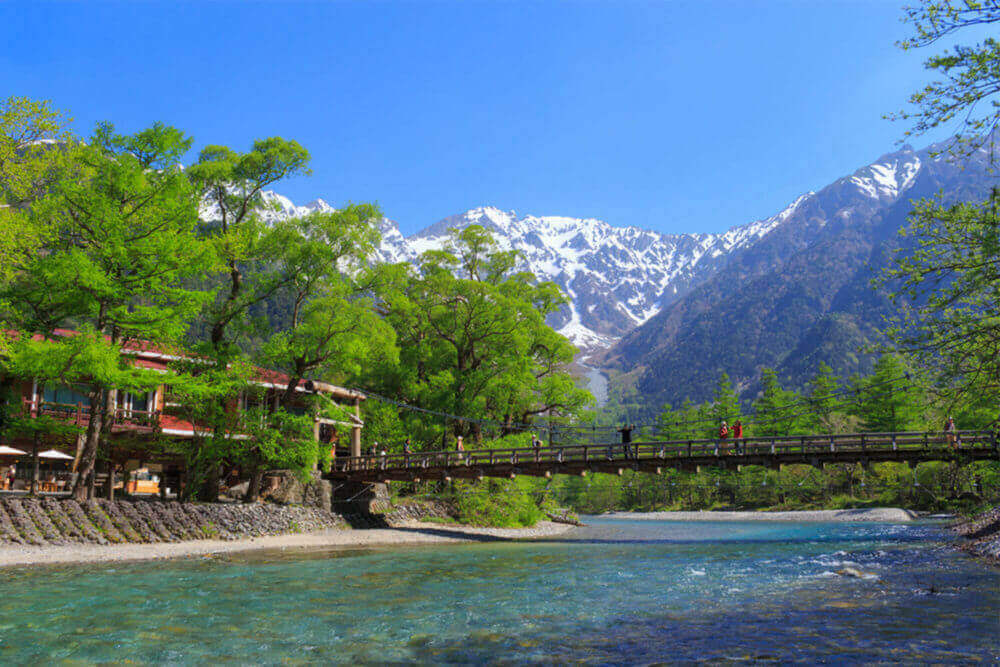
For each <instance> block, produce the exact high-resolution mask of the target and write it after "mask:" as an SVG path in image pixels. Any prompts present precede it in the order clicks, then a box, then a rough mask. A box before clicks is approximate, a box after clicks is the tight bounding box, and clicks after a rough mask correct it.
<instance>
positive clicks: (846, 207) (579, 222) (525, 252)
mask: <svg viewBox="0 0 1000 667" xmlns="http://www.w3.org/2000/svg"><path fill="white" fill-rule="evenodd" d="M928 161H933V158H931V157H929V154H928V153H927V152H926V151H923V152H921V154H917V153H916V152H914V151H913V150H912V149H910V148H909V147H906V148H904V149H903V150H901V151H898V152H896V153H891V154H888V155H885V156H882V157H881V158H879V159H878V160H877V161H876V162H875V163H873V164H871V165H868V166H865V167H863V168H861V169H859V170H857V171H856V172H855V173H854V174H852V175H850V176H846V177H844V178H842V179H839V180H838V181H836V182H835V183H833V184H831V185H830V186H828V187H827V188H824V190H823V193H824V194H823V204H822V208H823V209H828V208H829V206H828V203H830V202H831V201H832V200H834V199H835V200H838V204H837V205H836V206H835V208H836V209H837V210H836V213H835V215H830V214H827V213H826V212H825V211H824V213H823V214H820V215H816V214H815V213H814V210H815V209H816V208H817V204H818V200H817V194H816V193H813V192H808V193H806V194H804V195H802V196H800V197H798V198H797V199H796V200H795V201H794V202H792V203H791V204H789V205H788V206H787V207H785V208H784V209H783V210H782V211H780V212H778V213H777V214H775V215H773V216H771V217H769V218H766V219H764V220H757V221H754V222H751V223H748V224H743V225H739V226H736V227H733V228H732V229H730V230H729V231H727V232H724V233H721V234H661V233H659V232H654V231H650V230H646V229H640V228H637V227H628V226H625V227H619V226H614V225H612V224H609V223H607V222H605V221H602V220H597V219H593V218H571V217H564V216H538V215H519V214H517V213H515V212H514V211H503V210H501V209H498V208H494V207H492V206H481V207H479V208H474V209H471V210H469V211H466V212H465V213H461V214H459V215H453V216H450V217H447V218H444V219H443V220H441V221H439V222H437V223H435V224H433V225H431V226H429V227H427V228H425V229H423V230H422V231H420V232H418V233H416V234H413V235H411V236H404V235H403V234H401V233H400V231H399V227H398V225H397V224H396V223H395V222H393V221H391V220H388V219H386V220H383V221H382V223H381V225H380V228H381V232H382V236H383V238H382V243H381V246H380V247H379V250H378V256H379V259H381V260H382V261H388V262H399V261H415V260H416V259H417V258H418V257H419V255H420V254H421V253H423V252H425V251H427V250H431V249H438V248H441V247H442V246H443V245H444V244H445V242H446V241H447V239H448V235H449V231H448V230H449V229H452V228H457V229H462V228H465V227H467V226H469V225H473V224H477V225H482V226H484V227H487V228H488V229H490V230H492V231H493V232H494V234H495V236H496V239H497V241H498V243H499V245H500V247H501V248H503V249H516V250H518V251H519V252H520V253H521V256H522V257H523V260H522V264H521V266H520V267H519V268H521V269H526V270H529V271H531V272H533V273H534V274H535V275H537V276H538V277H539V279H542V280H551V281H554V282H555V283H557V284H558V285H559V286H560V287H562V288H563V290H564V291H565V292H566V293H567V295H569V297H570V299H571V303H570V304H569V305H568V306H566V307H564V308H563V309H562V311H561V312H559V313H557V314H555V315H554V316H553V317H552V319H551V322H550V323H551V324H552V325H553V326H554V327H556V328H557V329H558V330H559V331H560V332H562V333H563V334H564V335H566V336H567V337H568V338H570V339H571V340H572V341H573V342H574V343H575V344H576V345H578V346H579V347H581V348H582V349H583V350H585V351H586V352H588V353H594V352H597V351H599V350H602V349H606V348H609V347H611V346H613V345H615V344H616V343H617V342H618V341H619V340H620V339H621V338H622V336H624V335H626V334H627V333H629V332H630V331H633V330H634V329H636V328H637V327H639V326H641V325H642V324H644V323H646V322H648V321H649V320H650V319H651V318H652V317H653V316H654V315H656V314H657V313H659V312H661V311H663V310H664V309H665V308H667V307H668V306H670V305H671V304H673V303H675V302H677V301H678V300H679V299H681V298H682V297H684V296H685V295H686V294H688V293H689V292H690V291H691V290H692V289H694V288H695V287H697V286H698V285H700V284H702V283H704V282H705V281H707V280H708V279H709V278H711V277H712V276H714V275H716V274H717V273H718V272H719V271H721V270H722V269H723V268H724V267H725V266H726V265H727V264H728V263H730V262H731V261H732V260H733V258H734V257H742V258H743V259H742V260H741V261H743V262H749V263H751V264H754V263H756V264H759V265H761V266H762V267H763V269H764V270H767V268H768V267H773V266H776V265H777V264H778V263H780V262H781V261H783V259H784V258H786V257H787V256H790V255H791V253H793V252H795V251H797V250H798V249H800V248H799V247H798V245H796V244H792V245H790V246H787V247H784V246H782V245H781V244H769V245H768V246H767V247H768V250H767V252H761V253H755V252H754V250H753V249H754V248H755V247H757V246H758V245H759V244H760V241H761V240H762V239H763V238H765V237H770V236H772V235H773V233H774V232H775V230H777V229H779V228H782V227H785V226H789V225H791V226H795V227H797V228H798V229H799V233H798V234H796V238H797V239H800V243H801V242H806V241H807V240H808V238H810V237H811V236H812V235H814V234H815V233H817V232H818V230H820V229H822V228H823V227H824V226H825V225H826V224H828V223H829V222H830V221H831V220H834V219H840V220H847V219H849V218H856V217H861V218H864V217H866V216H870V215H872V214H873V213H874V212H875V211H877V210H879V209H883V208H884V207H886V206H889V205H891V204H892V203H893V202H896V201H898V200H899V199H900V198H901V197H904V196H905V193H906V192H907V191H908V189H909V188H911V187H912V185H913V183H914V181H915V179H916V177H917V174H918V173H919V172H920V170H921V166H922V165H923V164H925V163H926V162H928ZM264 199H265V202H266V203H267V205H268V210H267V211H265V212H264V216H265V218H266V219H271V220H276V219H282V218H287V217H291V216H296V215H304V214H307V213H310V212H312V211H325V210H331V209H332V207H331V206H330V205H329V204H327V203H326V202H325V201H323V200H322V199H316V200H314V201H311V202H309V203H307V204H305V205H301V206H299V205H296V204H294V203H293V202H292V201H291V200H289V199H288V198H287V197H284V196H282V195H280V194H277V193H274V192H265V193H264ZM209 217H211V216H210V215H209ZM758 255H759V256H758Z"/></svg>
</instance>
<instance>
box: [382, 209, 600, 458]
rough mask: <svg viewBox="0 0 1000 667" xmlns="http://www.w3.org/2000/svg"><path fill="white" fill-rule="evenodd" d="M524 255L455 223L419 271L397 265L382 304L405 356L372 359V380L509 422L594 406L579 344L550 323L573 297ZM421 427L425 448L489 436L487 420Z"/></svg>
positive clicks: (420, 401)
mask: <svg viewBox="0 0 1000 667" xmlns="http://www.w3.org/2000/svg"><path fill="white" fill-rule="evenodd" d="M516 261H517V255H516V253H513V252H503V251H500V250H498V249H497V247H496V242H495V241H494V240H493V238H492V236H491V235H490V234H489V232H488V231H487V230H485V229H484V228H482V227H479V226H476V225H473V226H470V227H468V228H466V229H464V230H462V231H454V232H453V234H452V238H451V241H450V243H449V244H448V246H447V247H446V248H445V249H443V250H440V251H429V252H426V253H424V255H423V256H422V257H421V263H420V270H419V272H417V271H414V270H413V269H411V268H409V267H406V266H395V267H390V268H389V269H387V270H386V273H385V276H387V277H388V280H387V281H386V283H385V285H386V288H385V289H384V291H383V297H382V303H381V306H380V307H381V308H382V310H383V312H384V314H385V316H386V318H387V320H388V322H389V323H390V324H391V325H392V327H393V329H394V330H395V332H396V338H397V340H398V343H399V347H400V356H399V363H398V365H390V364H377V365H374V366H373V367H372V368H370V369H369V372H368V373H367V381H368V382H369V384H370V386H374V387H378V388H381V389H382V391H383V393H390V394H393V395H394V396H396V397H397V398H399V399H401V400H404V401H406V402H408V403H412V404H416V405H420V406H422V407H426V408H431V409H434V410H438V411H441V412H446V413H450V414H453V415H462V416H463V417H473V418H476V419H483V418H485V419H491V420H496V421H498V422H501V423H502V424H504V425H505V428H504V431H511V430H513V429H514V426H515V424H517V423H525V422H528V421H531V420H533V419H537V418H538V417H539V416H541V415H545V416H546V418H550V417H551V418H558V417H560V416H563V415H572V414H576V413H577V412H579V411H580V410H581V409H583V408H584V407H585V406H586V405H588V404H589V403H590V402H591V401H592V397H591V396H590V394H589V392H587V391H585V390H583V389H581V388H580V387H579V386H578V385H577V383H576V381H575V380H574V379H573V378H572V377H571V375H570V373H569V371H568V366H569V364H570V363H571V362H572V359H573V356H574V354H575V352H576V349H575V348H574V347H573V346H572V345H571V344H570V343H569V341H567V340H566V339H565V338H564V337H562V336H560V335H559V334H557V333H556V332H555V331H553V330H552V328H551V327H549V326H548V325H547V324H546V323H545V317H546V315H548V314H549V313H552V312H554V311H555V310H556V309H557V308H558V307H559V305H560V304H562V303H563V302H564V299H565V297H564V296H563V295H562V293H561V292H560V291H559V289H558V287H556V286H555V285H554V284H552V283H545V282H542V283H539V282H538V281H537V280H536V279H535V278H534V276H533V275H531V274H530V273H526V272H517V271H515V270H514V269H515V265H516ZM413 427H414V430H416V431H417V433H416V434H415V436H417V437H415V441H416V442H417V444H422V445H423V446H425V447H436V446H438V439H439V438H444V437H446V436H447V434H449V433H450V434H451V435H453V436H458V435H462V436H472V437H474V438H475V439H476V440H477V441H481V440H482V438H483V432H482V425H481V423H480V422H478V421H469V420H465V419H454V420H451V421H449V422H448V424H447V429H446V431H444V432H442V430H441V428H440V424H439V425H437V426H434V425H430V424H426V423H425V425H424V426H423V427H422V428H421V427H420V424H413Z"/></svg>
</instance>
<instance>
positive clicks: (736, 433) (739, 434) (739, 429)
mask: <svg viewBox="0 0 1000 667" xmlns="http://www.w3.org/2000/svg"><path fill="white" fill-rule="evenodd" d="M742 439H743V422H742V421H740V420H739V419H737V420H736V423H735V424H733V440H734V441H735V443H736V451H740V450H741V449H742V445H741V444H740V440H742Z"/></svg>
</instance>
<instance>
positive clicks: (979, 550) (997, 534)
mask: <svg viewBox="0 0 1000 667" xmlns="http://www.w3.org/2000/svg"><path fill="white" fill-rule="evenodd" d="M955 532H956V533H957V534H958V535H959V538H960V539H961V542H960V543H959V546H961V548H962V549H964V550H965V551H968V552H969V553H971V554H974V555H976V556H983V557H985V558H989V559H991V560H993V561H994V562H997V563H1000V507H995V508H993V509H992V510H990V511H988V512H984V513H982V514H980V515H979V516H976V517H973V518H972V519H969V520H967V521H962V522H960V523H958V524H956V525H955Z"/></svg>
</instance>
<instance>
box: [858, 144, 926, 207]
mask: <svg viewBox="0 0 1000 667" xmlns="http://www.w3.org/2000/svg"><path fill="white" fill-rule="evenodd" d="M920 165H921V162H920V157H919V156H918V155H917V154H916V153H914V152H913V151H912V150H904V151H901V152H899V153H893V154H891V155H887V156H883V157H881V158H879V160H878V161H877V162H875V163H874V164H870V165H868V166H867V167H862V168H861V169H858V170H857V171H856V172H854V174H853V175H852V176H850V178H849V179H848V180H849V181H850V182H851V183H852V184H854V185H855V186H857V187H858V189H859V190H861V191H862V192H864V193H865V194H867V195H868V196H869V197H871V198H872V199H878V200H883V199H888V200H892V199H895V198H897V197H898V196H899V195H900V194H902V193H903V192H904V191H905V190H907V189H908V188H909V187H910V186H911V185H913V181H914V179H915V178H916V176H917V172H919V171H920Z"/></svg>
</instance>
